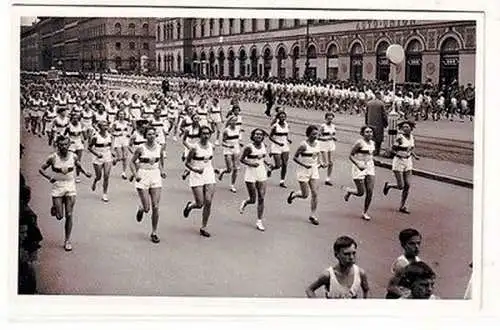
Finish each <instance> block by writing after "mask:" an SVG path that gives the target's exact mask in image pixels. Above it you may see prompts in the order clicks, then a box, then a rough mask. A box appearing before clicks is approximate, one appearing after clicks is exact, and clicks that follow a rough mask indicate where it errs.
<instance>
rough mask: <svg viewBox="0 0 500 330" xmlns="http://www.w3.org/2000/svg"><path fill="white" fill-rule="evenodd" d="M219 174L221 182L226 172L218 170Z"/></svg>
mask: <svg viewBox="0 0 500 330" xmlns="http://www.w3.org/2000/svg"><path fill="white" fill-rule="evenodd" d="M217 172H218V173H216V174H218V177H217V178H218V179H219V181H222V179H223V178H224V174H226V171H221V170H219V169H217Z"/></svg>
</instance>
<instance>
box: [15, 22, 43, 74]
mask: <svg viewBox="0 0 500 330" xmlns="http://www.w3.org/2000/svg"><path fill="white" fill-rule="evenodd" d="M20 55H21V70H24V71H38V70H40V50H39V34H38V32H37V30H36V29H34V27H33V26H22V27H21V51H20Z"/></svg>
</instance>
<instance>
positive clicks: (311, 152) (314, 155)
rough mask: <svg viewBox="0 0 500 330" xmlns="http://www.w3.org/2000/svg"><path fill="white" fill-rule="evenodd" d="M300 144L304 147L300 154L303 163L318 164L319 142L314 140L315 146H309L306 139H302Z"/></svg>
mask: <svg viewBox="0 0 500 330" xmlns="http://www.w3.org/2000/svg"><path fill="white" fill-rule="evenodd" d="M302 145H303V146H305V147H306V150H304V151H303V152H302V153H301V154H300V155H299V157H300V160H301V161H302V162H303V163H304V165H308V166H318V155H319V143H318V142H317V141H316V145H315V146H311V145H310V144H309V143H308V142H307V141H303V142H302Z"/></svg>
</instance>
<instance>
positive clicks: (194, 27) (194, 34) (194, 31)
mask: <svg viewBox="0 0 500 330" xmlns="http://www.w3.org/2000/svg"><path fill="white" fill-rule="evenodd" d="M193 39H196V24H195V25H193Z"/></svg>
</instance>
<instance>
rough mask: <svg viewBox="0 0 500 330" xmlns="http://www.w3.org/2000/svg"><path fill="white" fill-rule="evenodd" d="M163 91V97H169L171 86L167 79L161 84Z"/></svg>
mask: <svg viewBox="0 0 500 330" xmlns="http://www.w3.org/2000/svg"><path fill="white" fill-rule="evenodd" d="M161 90H162V91H163V95H165V96H167V93H168V92H169V91H170V84H169V83H168V80H167V78H165V79H163V81H162V82H161Z"/></svg>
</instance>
